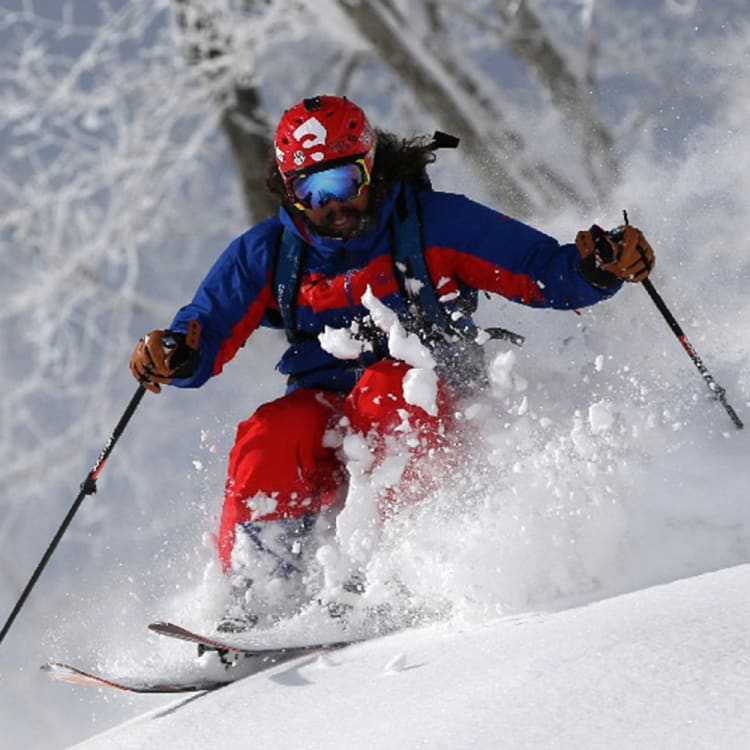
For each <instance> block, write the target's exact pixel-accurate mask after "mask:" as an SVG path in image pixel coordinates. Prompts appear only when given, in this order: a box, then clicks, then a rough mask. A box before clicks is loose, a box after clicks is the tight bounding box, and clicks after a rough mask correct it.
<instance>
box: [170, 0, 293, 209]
mask: <svg viewBox="0 0 750 750" xmlns="http://www.w3.org/2000/svg"><path fill="white" fill-rule="evenodd" d="M172 2H173V4H174V7H175V16H176V19H177V24H178V26H179V27H180V28H181V30H182V32H183V35H184V39H185V55H186V58H187V60H188V62H189V63H190V64H192V65H196V66H198V67H199V69H201V70H202V72H203V74H204V75H205V77H206V79H207V80H208V81H209V83H210V84H211V85H212V89H213V94H214V98H215V99H216V102H217V104H218V106H219V109H220V123H221V127H222V129H223V130H224V133H225V134H226V136H227V140H228V141H229V145H230V147H231V149H232V155H233V157H234V161H235V164H236V165H237V169H238V171H239V173H240V179H241V181H242V192H243V196H244V200H245V207H246V208H247V211H248V213H249V214H250V216H251V218H252V219H255V220H260V219H263V218H265V217H266V216H269V215H271V214H273V213H275V212H276V211H277V210H278V203H277V201H276V199H275V198H274V197H273V196H272V195H271V194H270V193H269V191H268V190H267V189H266V184H265V177H266V164H267V161H268V154H269V152H270V149H271V145H272V138H271V131H270V127H269V125H268V123H267V121H266V119H265V115H264V112H263V107H262V103H261V95H260V92H259V90H258V89H257V87H256V86H254V85H252V84H251V83H246V82H243V81H240V80H237V78H236V77H234V76H232V74H231V65H230V63H229V62H228V60H227V58H228V57H229V56H230V54H231V52H232V47H233V39H232V37H231V34H229V33H224V32H223V30H222V28H221V18H220V17H219V13H218V11H217V10H216V9H215V7H213V8H212V7H209V5H208V4H206V3H205V2H203V0H172ZM256 4H257V3H253V2H248V3H246V6H247V8H246V9H247V10H252V8H253V6H254V5H256Z"/></svg>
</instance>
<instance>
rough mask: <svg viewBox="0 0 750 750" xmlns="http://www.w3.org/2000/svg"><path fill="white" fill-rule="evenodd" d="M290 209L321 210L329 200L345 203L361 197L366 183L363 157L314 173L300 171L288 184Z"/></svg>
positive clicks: (367, 175) (366, 176) (368, 179)
mask: <svg viewBox="0 0 750 750" xmlns="http://www.w3.org/2000/svg"><path fill="white" fill-rule="evenodd" d="M287 184H288V189H289V196H290V198H291V199H292V201H293V203H294V207H295V208H298V209H299V210H300V211H303V210H304V209H306V208H314V209H317V208H323V206H325V205H326V203H328V202H329V201H337V202H339V203H346V202H347V201H350V200H353V199H354V198H356V197H358V196H359V195H361V194H362V191H363V190H364V189H365V188H366V187H367V186H368V185H369V184H370V170H369V169H367V165H366V164H365V157H362V158H361V159H357V160H356V161H349V162H346V163H344V164H339V165H338V166H337V167H329V168H328V169H321V170H319V171H316V172H303V173H301V174H298V175H295V176H294V177H291V178H290V179H289V181H288V183H287Z"/></svg>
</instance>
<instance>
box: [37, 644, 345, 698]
mask: <svg viewBox="0 0 750 750" xmlns="http://www.w3.org/2000/svg"><path fill="white" fill-rule="evenodd" d="M183 640H187V639H183ZM196 642H197V641H196ZM328 650H330V649H328V648H326V647H318V648H315V647H313V646H310V647H305V648H303V649H285V650H282V649H266V650H264V651H256V652H252V653H251V652H246V651H241V650H240V649H236V648H235V649H230V648H219V646H218V644H217V645H210V646H209V645H206V646H205V648H204V649H203V650H202V652H201V653H206V652H207V651H216V652H218V656H219V660H218V661H215V662H212V663H210V664H199V663H195V664H193V665H188V666H187V667H186V668H183V669H180V670H179V673H177V674H175V675H173V676H170V677H165V676H163V675H155V676H154V677H153V678H152V677H149V676H134V675H110V674H105V673H101V672H96V671H93V670H83V669H80V668H79V667H75V666H72V665H70V664H64V663H62V662H57V661H49V662H47V663H46V664H43V665H42V666H41V670H42V671H43V672H44V673H46V674H47V676H49V677H51V678H52V679H53V680H58V681H60V682H68V683H71V684H73V685H91V686H94V687H109V688H115V689H117V690H124V691H127V692H130V693H193V692H208V691H211V690H216V689H218V688H220V687H224V686H225V685H229V684H231V683H233V682H236V681H237V680H240V679H242V678H244V677H251V676H252V675H256V674H260V673H261V672H266V671H267V670H270V669H271V668H272V667H277V666H283V665H288V664H290V663H292V662H295V661H300V662H304V661H305V659H304V658H303V657H308V658H313V657H315V656H317V655H318V654H323V653H326V652H327V651H328ZM230 653H231V658H230V657H228V656H227V655H228V654H230Z"/></svg>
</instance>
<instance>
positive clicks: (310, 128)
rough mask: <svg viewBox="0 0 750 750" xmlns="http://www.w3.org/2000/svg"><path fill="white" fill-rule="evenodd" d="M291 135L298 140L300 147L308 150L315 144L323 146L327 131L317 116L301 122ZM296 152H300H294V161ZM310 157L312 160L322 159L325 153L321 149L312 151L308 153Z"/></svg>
mask: <svg viewBox="0 0 750 750" xmlns="http://www.w3.org/2000/svg"><path fill="white" fill-rule="evenodd" d="M293 135H294V137H295V138H296V139H297V141H299V144H300V146H302V148H304V149H308V150H309V149H314V148H315V147H316V146H325V143H326V138H327V137H328V131H327V130H326V129H325V127H324V125H323V123H322V122H321V121H320V120H318V118H317V117H311V118H310V119H309V120H306V121H305V122H303V123H302V125H300V126H299V127H298V128H297V129H296V130H295V131H294V133H293ZM298 154H301V152H297V153H295V155H294V161H295V163H297V156H298ZM310 158H311V159H312V160H313V161H322V160H323V159H324V158H325V154H324V153H323V152H322V151H313V152H312V153H311V154H310ZM302 159H303V160H304V155H302Z"/></svg>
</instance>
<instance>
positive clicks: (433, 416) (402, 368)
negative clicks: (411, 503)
mask: <svg viewBox="0 0 750 750" xmlns="http://www.w3.org/2000/svg"><path fill="white" fill-rule="evenodd" d="M410 369H411V368H410V366H409V365H407V364H405V363H404V362H401V361H398V360H390V359H389V360H383V361H380V362H377V363H376V364H374V365H372V366H371V367H369V368H368V369H367V370H365V372H364V374H363V375H362V377H361V378H360V380H359V382H358V383H357V385H356V386H355V387H354V389H353V390H352V392H351V393H350V394H349V395H348V396H346V397H344V396H341V395H339V394H334V393H329V392H325V391H319V390H314V389H307V388H299V389H297V390H295V391H292V392H291V393H288V394H286V395H285V396H282V397H281V398H279V399H276V400H275V401H271V402H269V403H267V404H264V405H263V406H261V407H260V408H259V409H258V410H257V411H256V412H255V414H253V415H252V416H251V417H250V418H249V419H248V420H246V421H245V422H242V423H241V424H240V425H239V427H238V429H237V437H236V441H235V445H234V447H233V448H232V451H231V453H230V456H229V470H228V476H227V485H226V491H225V501H224V509H223V512H222V519H221V527H220V530H219V553H220V556H221V559H222V562H223V565H224V568H225V570H229V569H230V568H231V567H232V549H233V547H234V545H235V539H236V533H237V528H238V526H242V525H243V524H250V525H249V526H247V530H249V531H250V532H253V529H254V528H255V527H254V526H253V524H259V523H260V524H262V523H266V522H270V521H279V520H284V519H299V518H302V517H304V516H306V515H307V514H316V513H319V512H320V511H321V509H325V508H328V507H330V506H332V505H334V504H335V503H336V502H337V501H338V500H339V498H341V496H342V494H343V490H344V488H345V487H346V483H347V475H346V471H345V467H344V463H343V461H342V457H341V456H340V454H339V451H338V449H337V441H336V440H330V439H327V437H328V435H329V431H330V430H332V429H335V427H336V424H337V423H338V422H339V421H340V418H341V417H342V416H346V418H347V421H348V423H349V428H350V429H351V430H352V431H353V432H355V433H358V434H360V435H362V436H365V437H366V438H367V439H368V441H369V442H370V444H371V450H372V452H373V454H374V455H375V459H376V462H377V461H379V460H382V458H383V456H384V451H385V437H386V436H391V437H394V438H395V436H398V439H399V440H401V441H402V443H403V445H402V450H404V451H406V452H407V453H408V454H409V456H410V460H409V464H408V466H407V468H406V470H405V471H404V477H405V478H406V479H409V480H410V482H411V483H412V484H414V485H419V484H420V482H422V479H421V474H420V471H419V470H418V469H417V468H416V467H417V465H418V463H419V462H420V460H421V459H423V457H424V456H425V455H427V454H429V453H430V452H432V451H434V450H435V449H438V448H440V447H441V446H443V445H444V444H445V442H446V427H447V425H448V422H449V419H450V416H449V415H450V403H451V400H450V398H449V395H448V393H447V390H446V388H445V386H444V384H443V383H441V382H439V381H438V384H437V395H436V400H435V407H436V408H435V409H434V410H431V412H433V413H428V412H427V411H425V410H424V409H423V408H421V407H420V406H417V405H415V404H412V403H409V402H407V400H406V398H405V396H404V385H403V384H404V377H405V376H406V375H407V373H408V372H409V370H410ZM340 437H341V436H340V435H339V439H340ZM428 471H429V467H428ZM251 535H252V533H251Z"/></svg>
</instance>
